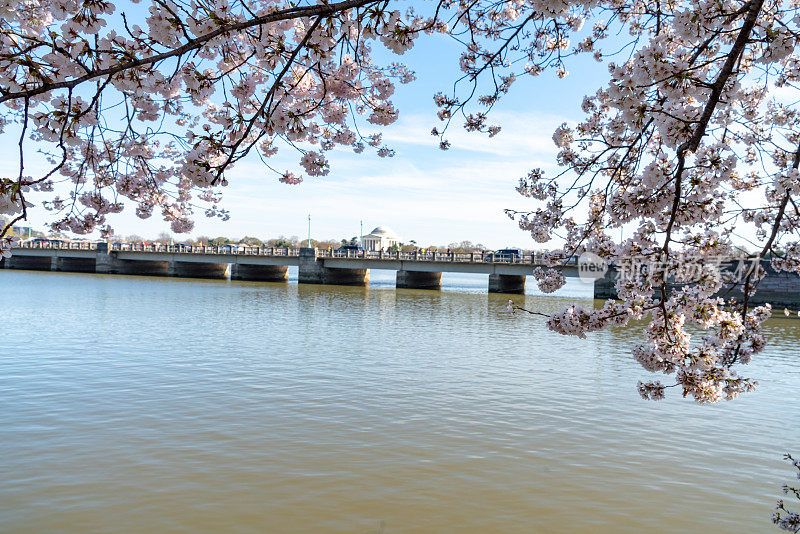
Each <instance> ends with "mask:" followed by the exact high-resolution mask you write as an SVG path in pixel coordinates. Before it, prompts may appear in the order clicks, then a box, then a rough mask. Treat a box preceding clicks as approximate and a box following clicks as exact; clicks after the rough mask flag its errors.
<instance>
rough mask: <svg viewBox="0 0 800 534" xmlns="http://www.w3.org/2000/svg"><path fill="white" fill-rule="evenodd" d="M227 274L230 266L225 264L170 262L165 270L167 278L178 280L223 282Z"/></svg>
mask: <svg viewBox="0 0 800 534" xmlns="http://www.w3.org/2000/svg"><path fill="white" fill-rule="evenodd" d="M137 263H138V262H137ZM229 273H230V265H228V264H227V263H201V262H193V261H171V262H169V267H168V268H167V276H176V277H178V278H211V279H223V280H225V279H227V278H228V274H229Z"/></svg>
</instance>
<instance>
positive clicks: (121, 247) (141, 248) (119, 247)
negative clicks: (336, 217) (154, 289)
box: [110, 243, 300, 257]
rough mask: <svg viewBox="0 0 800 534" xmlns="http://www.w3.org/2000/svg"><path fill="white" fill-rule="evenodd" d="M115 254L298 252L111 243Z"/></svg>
mask: <svg viewBox="0 0 800 534" xmlns="http://www.w3.org/2000/svg"><path fill="white" fill-rule="evenodd" d="M110 250H112V251H117V252H163V253H170V254H224V255H231V254H234V255H240V256H288V257H291V256H298V255H299V254H300V250H299V249H296V248H283V247H248V246H244V245H222V246H214V245H182V244H181V245H164V244H161V243H148V244H144V243H112V244H111V247H110Z"/></svg>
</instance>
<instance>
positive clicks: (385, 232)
mask: <svg viewBox="0 0 800 534" xmlns="http://www.w3.org/2000/svg"><path fill="white" fill-rule="evenodd" d="M369 235H379V236H383V237H391V238H395V237H397V234H395V233H394V230H392V229H391V228H389V227H388V226H378V227H377V228H375V229H374V230H373V231H371V232H370V233H369Z"/></svg>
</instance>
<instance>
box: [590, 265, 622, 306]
mask: <svg viewBox="0 0 800 534" xmlns="http://www.w3.org/2000/svg"><path fill="white" fill-rule="evenodd" d="M617 275H618V272H617V268H616V267H614V266H613V265H609V266H608V270H607V271H606V274H605V275H603V277H602V278H598V279H597V280H595V281H594V298H595V299H598V300H616V299H617V298H618V296H617V288H616V287H615V284H616V283H617Z"/></svg>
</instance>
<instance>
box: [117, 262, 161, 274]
mask: <svg viewBox="0 0 800 534" xmlns="http://www.w3.org/2000/svg"><path fill="white" fill-rule="evenodd" d="M114 272H115V273H116V274H131V275H135V276H169V263H168V262H166V261H148V260H116V271H114Z"/></svg>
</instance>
